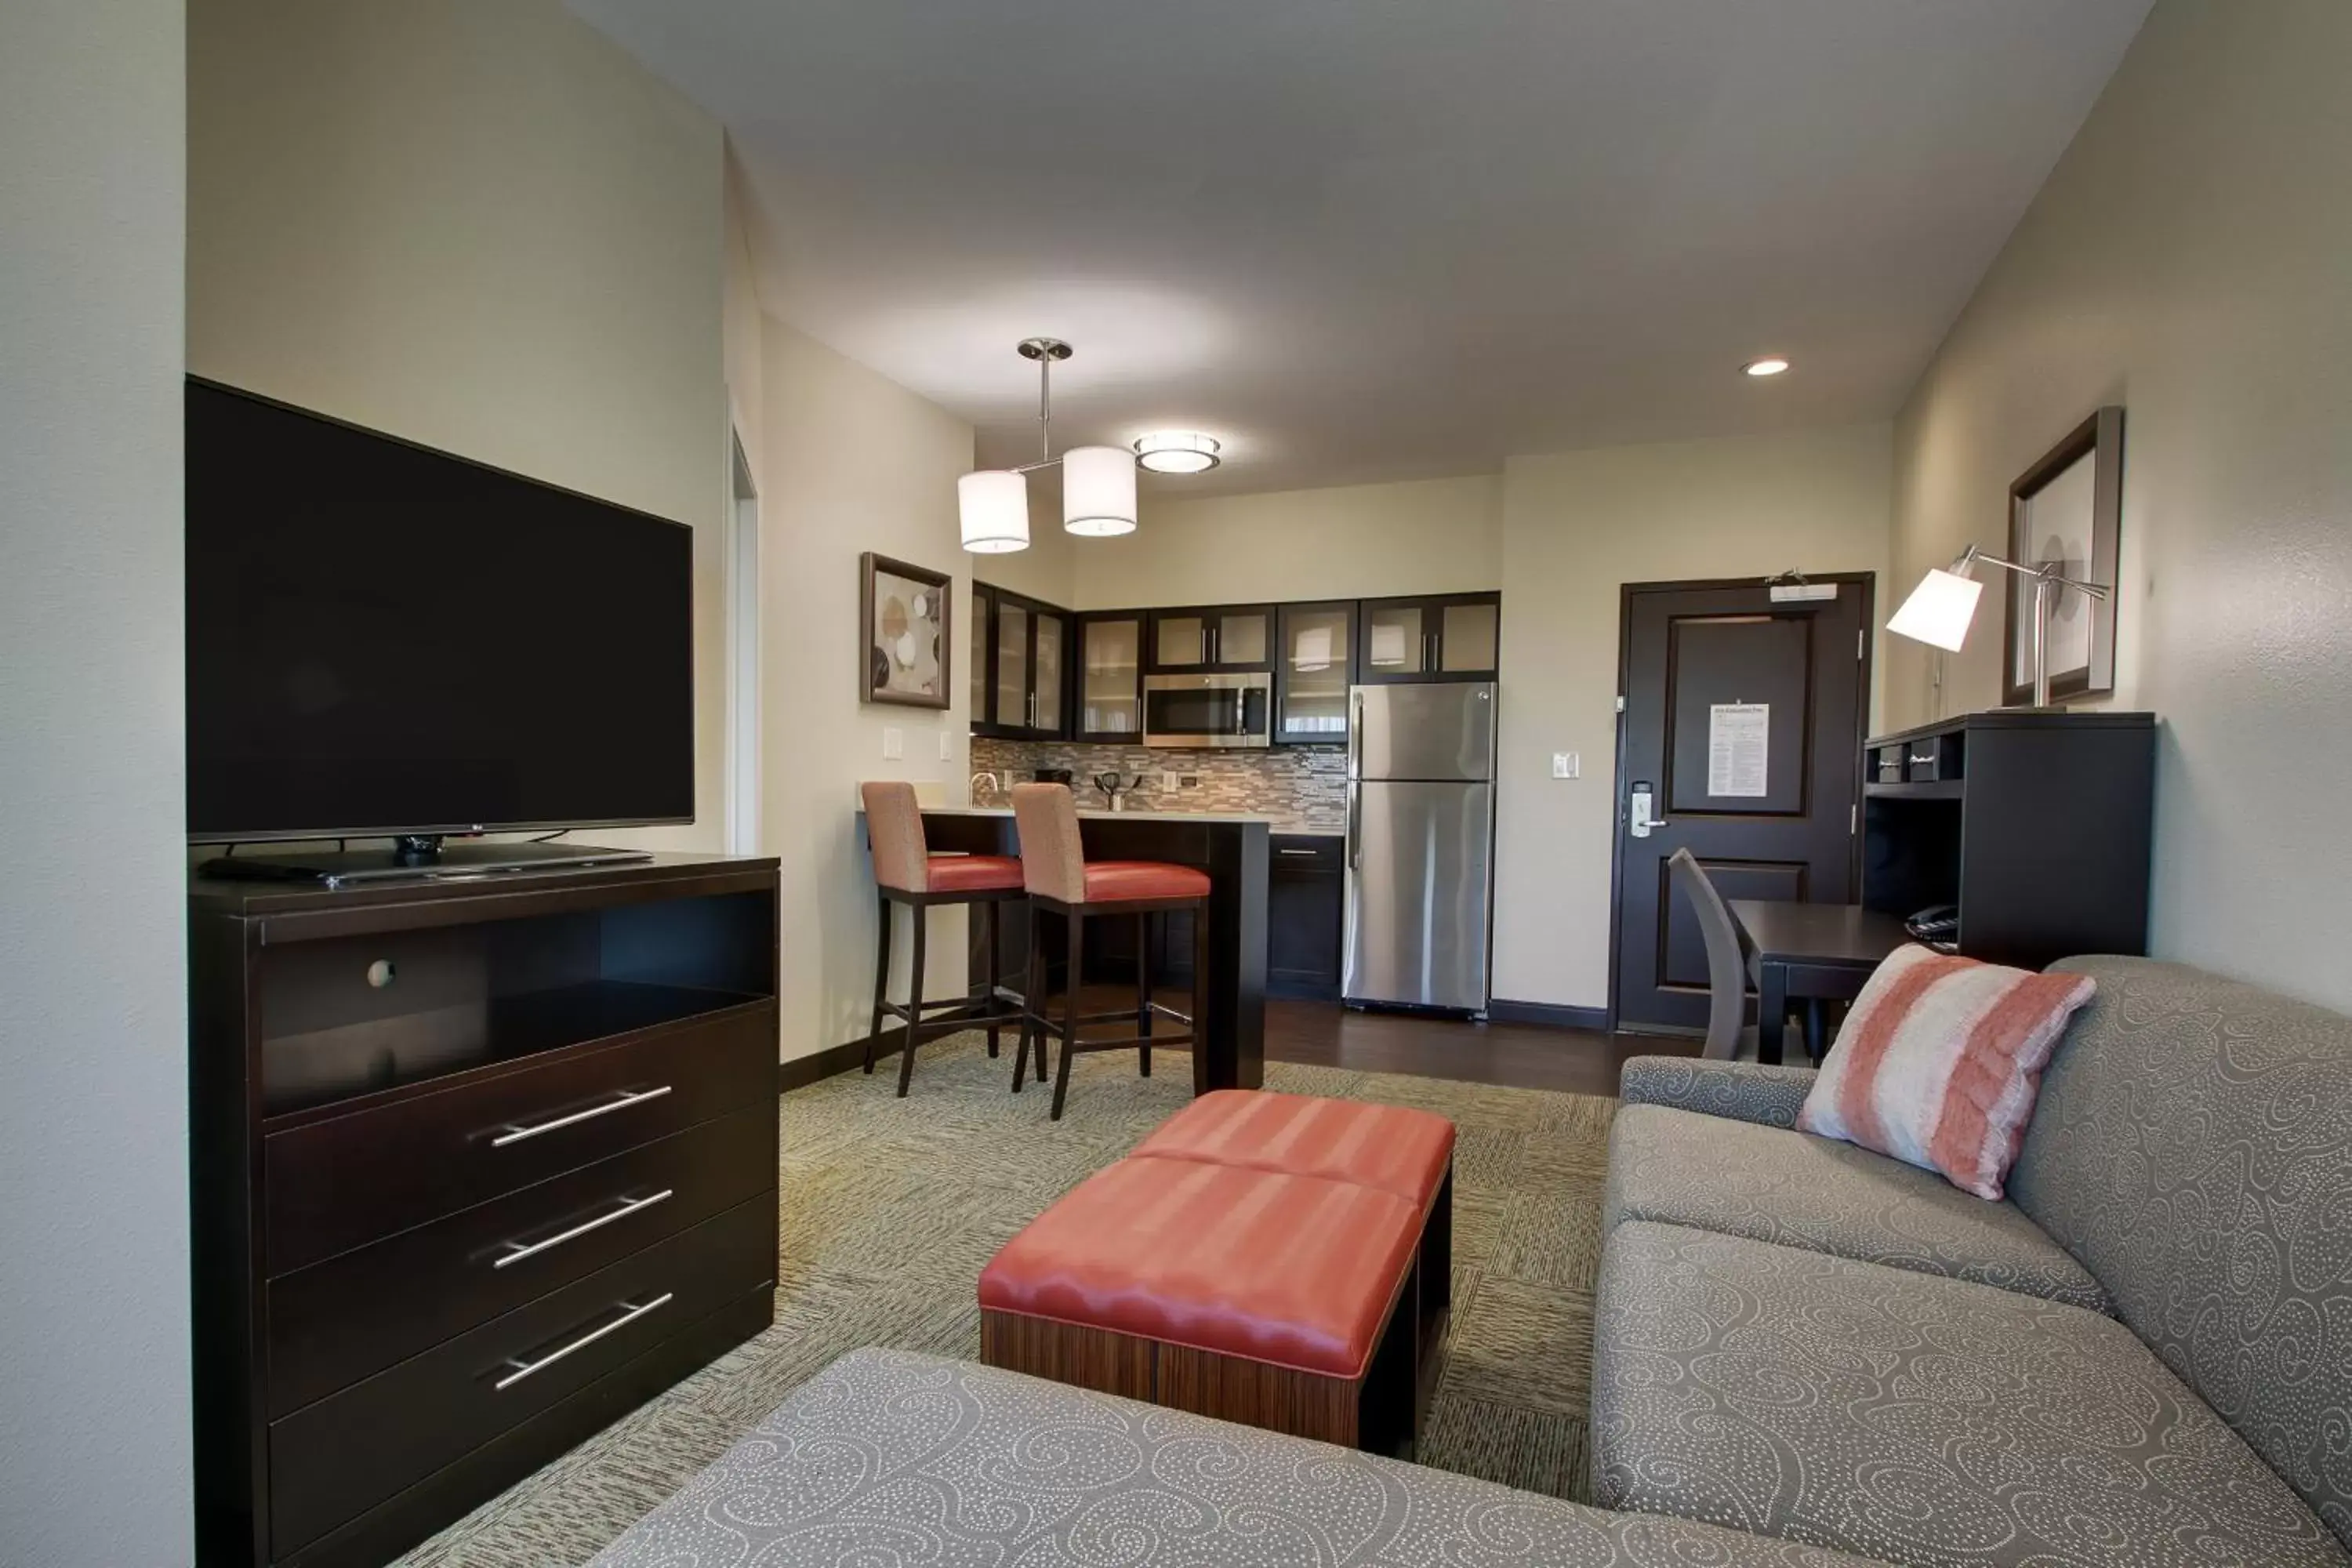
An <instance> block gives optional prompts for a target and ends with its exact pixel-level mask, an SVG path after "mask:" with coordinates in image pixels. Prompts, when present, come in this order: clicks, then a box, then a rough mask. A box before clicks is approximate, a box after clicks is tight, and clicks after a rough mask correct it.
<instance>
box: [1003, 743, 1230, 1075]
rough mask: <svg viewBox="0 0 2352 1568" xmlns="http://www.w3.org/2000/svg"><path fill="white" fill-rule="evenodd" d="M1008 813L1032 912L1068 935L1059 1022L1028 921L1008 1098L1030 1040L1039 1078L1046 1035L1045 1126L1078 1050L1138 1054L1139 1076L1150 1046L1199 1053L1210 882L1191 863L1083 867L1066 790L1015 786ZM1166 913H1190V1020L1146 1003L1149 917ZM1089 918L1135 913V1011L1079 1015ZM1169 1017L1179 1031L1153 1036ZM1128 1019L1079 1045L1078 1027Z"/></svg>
mask: <svg viewBox="0 0 2352 1568" xmlns="http://www.w3.org/2000/svg"><path fill="white" fill-rule="evenodd" d="M1013 821H1014V824H1015V825H1016V826H1018V827H1019V829H1020V833H1021V874H1022V879H1023V882H1024V885H1025V886H1026V887H1027V889H1028V890H1029V907H1030V909H1031V910H1033V911H1040V910H1042V911H1045V912H1047V913H1051V914H1057V915H1060V916H1061V917H1062V920H1063V923H1064V925H1065V926H1066V928H1067V931H1068V945H1069V965H1070V973H1069V983H1068V984H1067V985H1066V987H1065V994H1064V998H1063V1002H1062V1021H1061V1023H1059V1024H1058V1025H1057V1024H1055V1023H1054V1021H1053V1020H1052V1019H1051V1018H1049V1017H1048V1016H1046V1012H1045V987H1046V977H1045V942H1044V940H1043V935H1042V932H1040V931H1038V926H1039V925H1040V924H1041V923H1042V922H1040V921H1036V920H1034V919H1032V921H1030V939H1029V975H1028V982H1027V984H1026V985H1025V986H1024V1000H1023V1002H1022V1005H1021V1047H1020V1049H1019V1051H1018V1052H1017V1053H1016V1056H1015V1059H1014V1061H1013V1093H1015V1094H1018V1093H1020V1092H1021V1080H1022V1078H1023V1077H1024V1073H1025V1071H1026V1069H1027V1068H1028V1064H1029V1041H1030V1039H1031V1038H1032V1037H1034V1038H1035V1039H1036V1041H1037V1081H1038V1082H1040V1083H1043V1082H1045V1057H1046V1053H1047V1051H1048V1049H1049V1047H1048V1045H1047V1040H1048V1038H1049V1037H1058V1038H1059V1039H1060V1040H1061V1042H1062V1060H1061V1065H1060V1066H1059V1067H1058V1068H1056V1069H1055V1075H1054V1110H1053V1115H1052V1118H1051V1120H1053V1121H1060V1120H1061V1119H1062V1102H1063V1100H1065V1099H1066V1098H1067V1097H1068V1095H1069V1090H1070V1058H1072V1057H1075V1056H1076V1055H1078V1054H1079V1053H1080V1052H1082V1051H1116V1050H1124V1049H1126V1048H1127V1047H1129V1046H1133V1047H1135V1048H1136V1055H1137V1063H1138V1066H1139V1068H1140V1070H1141V1072H1142V1074H1143V1076H1144V1077H1145V1078H1150V1076H1151V1047H1153V1046H1155V1045H1160V1046H1190V1047H1192V1049H1193V1051H1194V1053H1195V1054H1196V1056H1197V1054H1198V1052H1199V1051H1200V1048H1201V1047H1200V1040H1201V1028H1202V1023H1201V1020H1202V1011H1201V1005H1202V997H1203V996H1204V995H1205V994H1207V990H1208V982H1209V878H1208V873H1206V872H1204V871H1200V870H1196V869H1194V868H1192V867H1190V866H1171V865H1167V864H1164V863H1162V862H1160V861H1157V860H1097V861H1096V862H1094V863H1093V864H1092V865H1088V864H1087V854H1086V849H1085V847H1084V846H1082V845H1081V844H1080V843H1079V840H1078V806H1077V802H1076V801H1075V800H1073V799H1072V798H1071V797H1070V792H1069V789H1068V786H1066V785H1064V784H1015V785H1013ZM1165 910H1192V1012H1191V1014H1190V1015H1189V1016H1187V1015H1185V1014H1182V1013H1179V1012H1177V1011H1176V1010H1175V1009H1173V1008H1171V1007H1163V1006H1161V1005H1160V1004H1159V1003H1157V1002H1154V1001H1153V1000H1152V999H1151V958H1150V949H1151V940H1150V939H1151V919H1150V917H1151V916H1153V915H1155V914H1159V913H1160V912H1162V911H1165ZM1090 915H1132V916H1134V917H1135V922H1136V942H1135V1010H1134V1011H1133V1012H1132V1013H1129V1012H1126V1011H1119V1012H1113V1013H1087V1014H1081V1013H1080V1012H1079V1011H1078V988H1079V984H1080V978H1081V976H1082V974H1083V973H1084V970H1085V963H1086V959H1085V952H1086V950H1085V942H1084V937H1085V931H1086V922H1087V917H1088V916H1090ZM1155 1016H1157V1017H1165V1018H1172V1019H1174V1020H1175V1021H1176V1022H1178V1023H1180V1024H1181V1025H1183V1026H1184V1028H1185V1032H1184V1033H1183V1034H1181V1035H1160V1036H1156V1037H1155V1036H1154V1035H1153V1034H1152V1032H1151V1023H1152V1019H1153V1018H1154V1017H1155ZM1113 1019H1131V1020H1132V1021H1133V1023H1134V1025H1135V1033H1134V1034H1132V1035H1117V1036H1113V1037H1108V1038H1104V1039H1093V1040H1089V1039H1086V1038H1084V1037H1083V1036H1084V1029H1083V1026H1085V1025H1087V1024H1101V1023H1108V1022H1109V1021H1111V1020H1113Z"/></svg>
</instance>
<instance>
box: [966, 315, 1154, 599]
mask: <svg viewBox="0 0 2352 1568" xmlns="http://www.w3.org/2000/svg"><path fill="white" fill-rule="evenodd" d="M1070 353H1071V350H1070V345H1069V344H1067V343H1066V342H1062V340H1061V339H1059V338H1024V339H1022V340H1021V357H1022V358H1023V359H1026V360H1034V361H1035V362H1036V364H1037V441H1038V455H1037V460H1036V461H1035V462H1034V463H1024V464H1022V465H1021V466H1020V467H1018V468H982V469H979V470H977V471H975V472H972V473H969V474H966V475H964V477H963V478H962V479H959V480H957V481H956V504H957V510H958V511H959V513H960V514H961V521H962V528H963V547H964V548H965V549H966V550H969V551H971V552H973V553H974V554H981V555H1000V554H1003V553H1005V552H1010V551H1014V550H1026V549H1028V548H1029V479H1028V476H1029V475H1030V474H1032V473H1034V472H1035V471H1036V470H1037V469H1039V468H1053V467H1055V465H1056V464H1058V465H1060V467H1061V469H1062V527H1063V528H1064V529H1066V531H1069V532H1071V533H1075V534H1079V535H1082V536H1084V537H1087V538H1091V539H1101V538H1108V537H1109V536H1111V535H1113V534H1120V533H1132V532H1134V531H1135V510H1136V509H1135V454H1134V453H1132V452H1130V451H1128V450H1127V449H1126V448H1124V447H1071V448H1070V449H1069V450H1068V451H1066V452H1065V453H1063V454H1062V455H1061V456H1060V457H1058V458H1056V457H1055V456H1054V366H1055V363H1058V362H1060V361H1062V360H1066V359H1067V358H1069V357H1070Z"/></svg>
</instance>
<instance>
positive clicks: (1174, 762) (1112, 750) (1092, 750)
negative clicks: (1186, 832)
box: [971, 737, 1348, 833]
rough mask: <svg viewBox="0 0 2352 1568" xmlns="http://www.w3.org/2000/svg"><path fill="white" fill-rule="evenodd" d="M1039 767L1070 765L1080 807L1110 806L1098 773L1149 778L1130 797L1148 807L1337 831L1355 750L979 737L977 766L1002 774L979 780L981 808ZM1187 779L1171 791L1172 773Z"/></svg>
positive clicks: (1000, 799) (974, 747)
mask: <svg viewBox="0 0 2352 1568" xmlns="http://www.w3.org/2000/svg"><path fill="white" fill-rule="evenodd" d="M1039 768H1067V769H1069V770H1070V772H1071V773H1073V774H1075V775H1076V777H1075V778H1074V779H1073V781H1072V784H1071V787H1072V788H1073V789H1074V790H1075V791H1076V794H1077V797H1078V804H1079V805H1097V806H1098V805H1107V804H1108V802H1106V801H1105V800H1104V798H1103V794H1102V791H1100V790H1099V789H1097V788H1096V787H1095V784H1094V782H1093V781H1094V776H1095V775H1096V774H1097V773H1123V774H1125V775H1126V776H1128V777H1129V778H1133V777H1134V776H1135V775H1136V774H1138V773H1141V774H1142V775H1143V783H1142V784H1141V786H1140V787H1139V788H1137V789H1136V790H1135V791H1134V792H1133V793H1132V794H1131V795H1129V797H1128V798H1129V804H1130V805H1133V806H1136V807H1139V808H1141V809H1143V810H1147V811H1262V812H1265V814H1266V815H1267V816H1273V817H1276V818H1278V819H1279V820H1278V822H1277V825H1276V826H1277V830H1279V829H1280V828H1281V827H1291V828H1294V829H1297V830H1298V831H1301V832H1314V833H1325V832H1328V833H1338V832H1340V831H1342V830H1343V829H1345V828H1346V826H1348V753H1347V752H1346V751H1345V750H1344V749H1342V748H1340V747H1338V746H1269V747H1267V748H1266V749H1265V751H1262V752H1261V751H1229V752H1219V751H1200V752H1192V751H1165V750H1160V749H1158V748H1155V747H1150V746H1085V745H1078V744H1076V743H1075V742H1066V741H992V740H984V739H982V738H979V737H974V738H973V740H972V742H971V771H972V772H973V773H994V774H995V775H996V778H997V788H996V791H995V793H993V794H991V793H990V792H989V791H988V790H987V789H986V788H984V787H983V786H982V785H980V784H974V785H973V788H972V797H971V803H972V804H973V805H1003V804H1005V800H1006V796H1005V794H1004V790H1005V788H1006V786H1007V785H1010V784H1020V783H1023V782H1024V781H1025V780H1028V779H1030V778H1033V777H1034V776H1035V775H1036V772H1037V770H1038V769H1039ZM1169 773H1174V774H1176V775H1177V777H1178V779H1179V780H1180V781H1182V782H1180V783H1179V784H1178V786H1177V787H1176V788H1175V789H1173V790H1171V789H1169V788H1168V787H1167V784H1166V778H1165V775H1167V774H1169Z"/></svg>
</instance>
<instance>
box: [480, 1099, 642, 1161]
mask: <svg viewBox="0 0 2352 1568" xmlns="http://www.w3.org/2000/svg"><path fill="white" fill-rule="evenodd" d="M668 1092H669V1085H667V1084H662V1085H661V1086H659V1087H658V1088H655V1089H639V1090H638V1091H637V1092H636V1093H635V1094H624V1095H622V1096H621V1098H620V1099H618V1100H606V1101H605V1102H604V1104H602V1105H592V1106H590V1107H589V1108H588V1109H587V1110H575V1111H573V1112H572V1114H571V1115H569V1116H559V1117H556V1118H555V1119H554V1120H553V1121H536V1122H532V1123H530V1125H528V1126H516V1125H514V1124H512V1123H509V1125H508V1127H507V1130H506V1131H503V1132H501V1133H499V1135H498V1136H497V1137H495V1138H493V1139H491V1140H490V1147H491V1148H493V1149H503V1148H505V1147H506V1146H507V1145H508V1144H509V1143H520V1142H522V1141H523V1140H524V1139H526V1138H536V1137H538V1136H539V1135H540V1134H541V1133H542V1132H552V1131H555V1130H556V1129H557V1128H559V1127H570V1126H572V1125H573V1124H574V1123H576V1122H581V1121H594V1120H595V1119H596V1118H597V1117H599V1116H610V1115H612V1114H613V1112H614V1111H616V1110H628V1109H629V1107H631V1106H632V1105H643V1104H644V1103H645V1102H646V1101H647V1100H659V1099H660V1098H661V1097H662V1096H663V1095H665V1094H667V1093H668Z"/></svg>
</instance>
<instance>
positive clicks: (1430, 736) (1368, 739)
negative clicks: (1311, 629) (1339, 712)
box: [1348, 680, 1495, 779]
mask: <svg viewBox="0 0 2352 1568" xmlns="http://www.w3.org/2000/svg"><path fill="white" fill-rule="evenodd" d="M1349 698H1350V703H1351V706H1352V709H1353V711H1351V712H1350V713H1349V721H1350V728H1349V737H1348V739H1349V751H1348V763H1349V767H1348V776H1349V777H1350V778H1360V779H1491V778H1493V777H1494V776H1495V683H1494V682H1493V681H1491V680H1477V681H1466V682H1465V683H1463V684H1461V685H1459V686H1359V687H1355V688H1352V689H1351V690H1350V693H1349Z"/></svg>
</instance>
